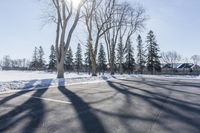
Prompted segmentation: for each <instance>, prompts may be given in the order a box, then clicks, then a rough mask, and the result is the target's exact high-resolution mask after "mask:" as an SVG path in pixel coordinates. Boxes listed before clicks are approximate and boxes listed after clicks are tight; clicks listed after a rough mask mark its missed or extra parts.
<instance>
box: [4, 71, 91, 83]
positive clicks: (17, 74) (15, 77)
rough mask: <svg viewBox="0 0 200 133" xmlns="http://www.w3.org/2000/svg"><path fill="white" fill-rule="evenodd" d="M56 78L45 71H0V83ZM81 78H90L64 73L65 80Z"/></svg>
mask: <svg viewBox="0 0 200 133" xmlns="http://www.w3.org/2000/svg"><path fill="white" fill-rule="evenodd" d="M55 77H56V72H45V71H0V82H1V81H3V82H5V81H19V80H34V79H53V78H55ZM77 77H79V78H81V77H90V76H89V75H88V74H86V73H81V74H76V73H65V78H77Z"/></svg>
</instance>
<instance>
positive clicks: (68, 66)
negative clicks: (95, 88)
mask: <svg viewBox="0 0 200 133" xmlns="http://www.w3.org/2000/svg"><path fill="white" fill-rule="evenodd" d="M73 65H74V63H73V53H72V49H71V47H69V50H68V52H67V54H66V55H65V70H69V71H72V70H73Z"/></svg>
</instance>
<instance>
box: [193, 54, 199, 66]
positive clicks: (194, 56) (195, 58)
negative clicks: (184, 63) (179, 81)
mask: <svg viewBox="0 0 200 133" xmlns="http://www.w3.org/2000/svg"><path fill="white" fill-rule="evenodd" d="M191 60H192V61H193V62H194V64H195V65H197V64H199V62H200V55H193V56H192V57H191Z"/></svg>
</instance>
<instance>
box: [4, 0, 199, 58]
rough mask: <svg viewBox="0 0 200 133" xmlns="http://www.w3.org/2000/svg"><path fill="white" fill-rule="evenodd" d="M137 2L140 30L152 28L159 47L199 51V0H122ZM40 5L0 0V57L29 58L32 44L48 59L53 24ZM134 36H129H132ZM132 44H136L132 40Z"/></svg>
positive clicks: (78, 34) (186, 52) (79, 35)
mask: <svg viewBox="0 0 200 133" xmlns="http://www.w3.org/2000/svg"><path fill="white" fill-rule="evenodd" d="M124 1H127V2H130V3H131V4H134V3H140V4H141V5H142V6H143V7H144V8H145V9H146V15H147V16H148V21H147V22H146V28H145V29H144V30H143V33H141V34H142V37H143V40H144V41H145V39H146V34H147V32H148V31H149V30H153V31H154V34H155V35H156V39H157V42H158V44H159V46H160V50H161V51H177V52H178V53H180V54H181V55H183V56H184V57H191V56H192V55H194V54H199V55H200V8H199V7H200V0H124ZM43 11H44V7H43V6H42V5H41V4H40V3H39V0H2V1H1V3H0V59H1V58H2V57H3V56H4V55H10V56H11V58H13V59H18V58H27V59H29V60H31V58H32V54H33V49H34V47H35V46H40V45H41V46H42V47H43V48H44V51H45V54H46V55H45V58H46V59H48V56H49V53H50V46H51V45H52V44H53V43H54V40H55V26H54V25H53V24H49V25H46V26H43V24H44V20H43V19H41V18H42V15H43ZM83 34H87V33H86V32H85V31H84V30H81V31H80V30H79V29H78V28H77V29H76V31H75V34H74V38H73V39H74V40H76V41H72V43H71V46H72V49H73V52H75V49H76V44H77V42H78V40H79V39H80V40H82V42H85V41H86V39H85V38H84V37H83ZM135 38H136V36H134V38H133V39H135ZM134 46H136V44H134Z"/></svg>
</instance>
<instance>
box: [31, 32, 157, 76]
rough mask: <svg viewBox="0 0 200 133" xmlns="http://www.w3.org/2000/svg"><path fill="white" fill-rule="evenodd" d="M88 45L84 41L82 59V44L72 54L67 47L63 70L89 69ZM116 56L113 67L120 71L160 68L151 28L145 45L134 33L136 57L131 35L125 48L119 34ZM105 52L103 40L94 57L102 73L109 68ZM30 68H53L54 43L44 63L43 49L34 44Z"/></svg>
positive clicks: (54, 59)
mask: <svg viewBox="0 0 200 133" xmlns="http://www.w3.org/2000/svg"><path fill="white" fill-rule="evenodd" d="M90 51H91V50H90V47H89V45H88V44H87V45H86V50H85V53H84V59H83V56H82V47H81V45H80V44H78V46H77V51H76V53H75V57H74V56H73V52H72V49H71V48H69V50H68V52H67V54H66V56H65V63H64V64H65V66H64V68H65V70H66V71H77V72H78V73H79V72H81V71H87V72H89V74H90V72H91V68H92V67H91V56H92V54H91V53H90ZM116 51H117V52H116V59H115V64H116V65H115V68H116V69H115V71H118V72H119V73H120V74H123V73H124V72H127V73H132V72H133V71H134V70H135V69H137V71H139V72H140V73H143V71H144V70H145V68H146V70H148V71H150V72H151V73H152V74H153V73H155V72H156V71H160V70H161V68H160V60H159V58H160V56H159V47H158V44H157V42H156V39H155V35H154V33H153V31H150V32H149V33H148V35H147V38H146V45H144V43H143V41H142V38H141V36H140V35H138V37H137V60H135V58H134V49H133V45H132V42H131V39H129V40H128V41H127V44H126V47H125V49H124V46H123V40H122V38H120V41H119V43H118V47H117V49H116ZM106 56H107V55H106V52H105V49H104V46H103V44H101V45H100V48H99V52H98V59H97V69H98V71H99V73H104V72H105V71H107V70H108V69H109V65H108V64H109V63H107V58H106ZM30 66H31V68H32V69H45V68H48V69H49V70H56V52H55V47H54V45H52V46H51V53H50V56H49V63H48V65H47V66H45V60H44V51H43V48H42V47H41V46H40V47H39V48H37V47H35V50H34V54H33V59H32V62H31V65H30Z"/></svg>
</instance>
